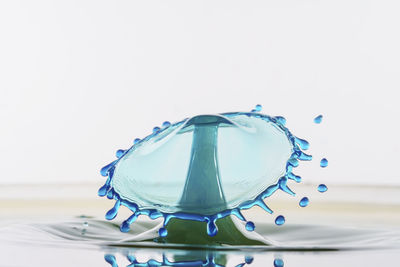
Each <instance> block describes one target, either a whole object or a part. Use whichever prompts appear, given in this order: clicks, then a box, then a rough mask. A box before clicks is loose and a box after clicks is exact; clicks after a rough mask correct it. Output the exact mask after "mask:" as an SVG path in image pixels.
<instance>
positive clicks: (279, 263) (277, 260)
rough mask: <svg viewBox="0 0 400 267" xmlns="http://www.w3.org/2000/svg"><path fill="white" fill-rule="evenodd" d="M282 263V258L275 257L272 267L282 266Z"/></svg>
mask: <svg viewBox="0 0 400 267" xmlns="http://www.w3.org/2000/svg"><path fill="white" fill-rule="evenodd" d="M283 265H284V263H283V260H282V259H275V260H274V267H283Z"/></svg>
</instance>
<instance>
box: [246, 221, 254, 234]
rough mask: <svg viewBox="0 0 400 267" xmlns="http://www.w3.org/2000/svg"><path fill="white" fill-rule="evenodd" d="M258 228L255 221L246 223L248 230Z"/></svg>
mask: <svg viewBox="0 0 400 267" xmlns="http://www.w3.org/2000/svg"><path fill="white" fill-rule="evenodd" d="M255 228H256V226H255V225H254V223H253V222H247V223H246V230H247V231H250V232H251V231H254V229H255Z"/></svg>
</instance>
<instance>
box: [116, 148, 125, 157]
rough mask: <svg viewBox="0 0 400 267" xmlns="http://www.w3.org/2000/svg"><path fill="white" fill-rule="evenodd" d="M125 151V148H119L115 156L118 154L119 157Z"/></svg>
mask: <svg viewBox="0 0 400 267" xmlns="http://www.w3.org/2000/svg"><path fill="white" fill-rule="evenodd" d="M124 153H125V150H123V149H118V150H117V152H115V156H116V157H117V158H120V157H121V156H122V155H123V154H124Z"/></svg>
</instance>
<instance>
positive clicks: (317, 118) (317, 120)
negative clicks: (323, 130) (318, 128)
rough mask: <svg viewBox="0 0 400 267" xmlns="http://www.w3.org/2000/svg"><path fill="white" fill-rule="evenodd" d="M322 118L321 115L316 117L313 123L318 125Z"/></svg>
mask: <svg viewBox="0 0 400 267" xmlns="http://www.w3.org/2000/svg"><path fill="white" fill-rule="evenodd" d="M322 118H323V116H322V115H318V116H317V117H315V118H314V122H315V123H316V124H320V123H321V122H322Z"/></svg>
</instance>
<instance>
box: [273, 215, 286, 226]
mask: <svg viewBox="0 0 400 267" xmlns="http://www.w3.org/2000/svg"><path fill="white" fill-rule="evenodd" d="M275 224H276V225H279V226H280V225H283V224H285V217H283V216H282V215H279V216H278V217H276V219H275Z"/></svg>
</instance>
